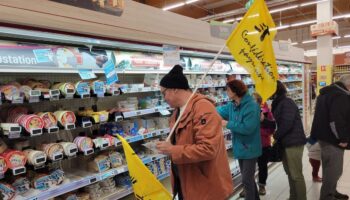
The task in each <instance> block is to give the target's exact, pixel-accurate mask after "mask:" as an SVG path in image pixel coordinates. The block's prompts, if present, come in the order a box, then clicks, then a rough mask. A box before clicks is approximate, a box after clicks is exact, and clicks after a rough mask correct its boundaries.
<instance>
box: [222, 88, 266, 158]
mask: <svg viewBox="0 0 350 200" xmlns="http://www.w3.org/2000/svg"><path fill="white" fill-rule="evenodd" d="M216 109H217V111H218V113H219V114H220V115H221V117H222V118H223V119H224V120H227V121H228V123H227V128H228V129H230V130H231V133H232V145H233V153H234V157H235V158H236V159H253V158H257V157H259V156H260V155H261V149H262V147H261V138H260V106H259V105H258V104H257V103H256V102H255V100H254V99H253V97H251V96H250V95H249V94H246V95H244V96H243V98H242V99H241V103H240V104H239V105H238V106H236V104H235V103H233V102H229V103H228V104H226V105H224V106H219V107H217V108H216Z"/></svg>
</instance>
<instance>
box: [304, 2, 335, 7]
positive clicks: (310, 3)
mask: <svg viewBox="0 0 350 200" xmlns="http://www.w3.org/2000/svg"><path fill="white" fill-rule="evenodd" d="M325 1H329V0H321V1H311V2H307V3H302V4H300V7H305V6H310V5H313V4H318V3H321V2H325Z"/></svg>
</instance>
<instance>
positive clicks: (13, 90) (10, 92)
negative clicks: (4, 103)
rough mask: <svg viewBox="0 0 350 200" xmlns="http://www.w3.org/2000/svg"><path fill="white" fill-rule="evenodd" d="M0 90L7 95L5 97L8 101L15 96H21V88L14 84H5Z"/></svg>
mask: <svg viewBox="0 0 350 200" xmlns="http://www.w3.org/2000/svg"><path fill="white" fill-rule="evenodd" d="M0 91H1V93H3V94H4V95H5V99H6V100H8V101H12V100H13V99H14V98H18V97H19V96H20V90H19V88H17V87H16V86H14V85H3V86H1V87H0Z"/></svg>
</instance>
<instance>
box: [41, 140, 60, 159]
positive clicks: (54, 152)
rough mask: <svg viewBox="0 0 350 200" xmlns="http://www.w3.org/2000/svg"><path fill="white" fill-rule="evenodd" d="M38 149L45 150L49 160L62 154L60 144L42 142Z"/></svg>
mask: <svg viewBox="0 0 350 200" xmlns="http://www.w3.org/2000/svg"><path fill="white" fill-rule="evenodd" d="M40 149H41V150H42V151H44V152H45V154H46V156H47V158H49V159H50V160H57V159H58V158H57V156H63V152H64V150H63V147H62V145H60V144H57V143H49V144H42V145H41V148H40ZM61 158H62V157H61ZM61 158H60V159H61Z"/></svg>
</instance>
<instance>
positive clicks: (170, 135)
mask: <svg viewBox="0 0 350 200" xmlns="http://www.w3.org/2000/svg"><path fill="white" fill-rule="evenodd" d="M225 47H226V44H224V45H223V46H222V47H221V49H220V51H219V52H218V53H217V54H216V56H215V57H214V59H213V60H212V61H211V63H210V65H209V68H208V70H207V71H206V72H205V74H203V76H202V79H201V80H200V82H199V83H198V84H197V85H196V88H195V89H194V91H193V93H192V94H191V96H190V98H188V100H187V102H186V104H185V106H184V108H185V109H186V108H187V105H188V102H190V100H191V99H192V97H193V96H194V94H196V92H197V90H198V86H199V85H202V83H203V80H204V78H205V77H206V76H207V74H208V73H209V72H210V71H211V69H212V68H213V65H214V63H215V61H216V60H217V59H218V57H219V55H220V54H221V52H222V51H223V50H224V49H225ZM182 115H183V112H182V113H180V115H179V117H178V118H177V120H176V122H175V124H174V126H173V128H172V129H171V131H170V134H169V135H168V137H167V139H166V141H167V142H170V138H171V137H172V135H173V134H174V131H175V129H176V127H177V125H178V124H179V122H180V120H181V117H182Z"/></svg>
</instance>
